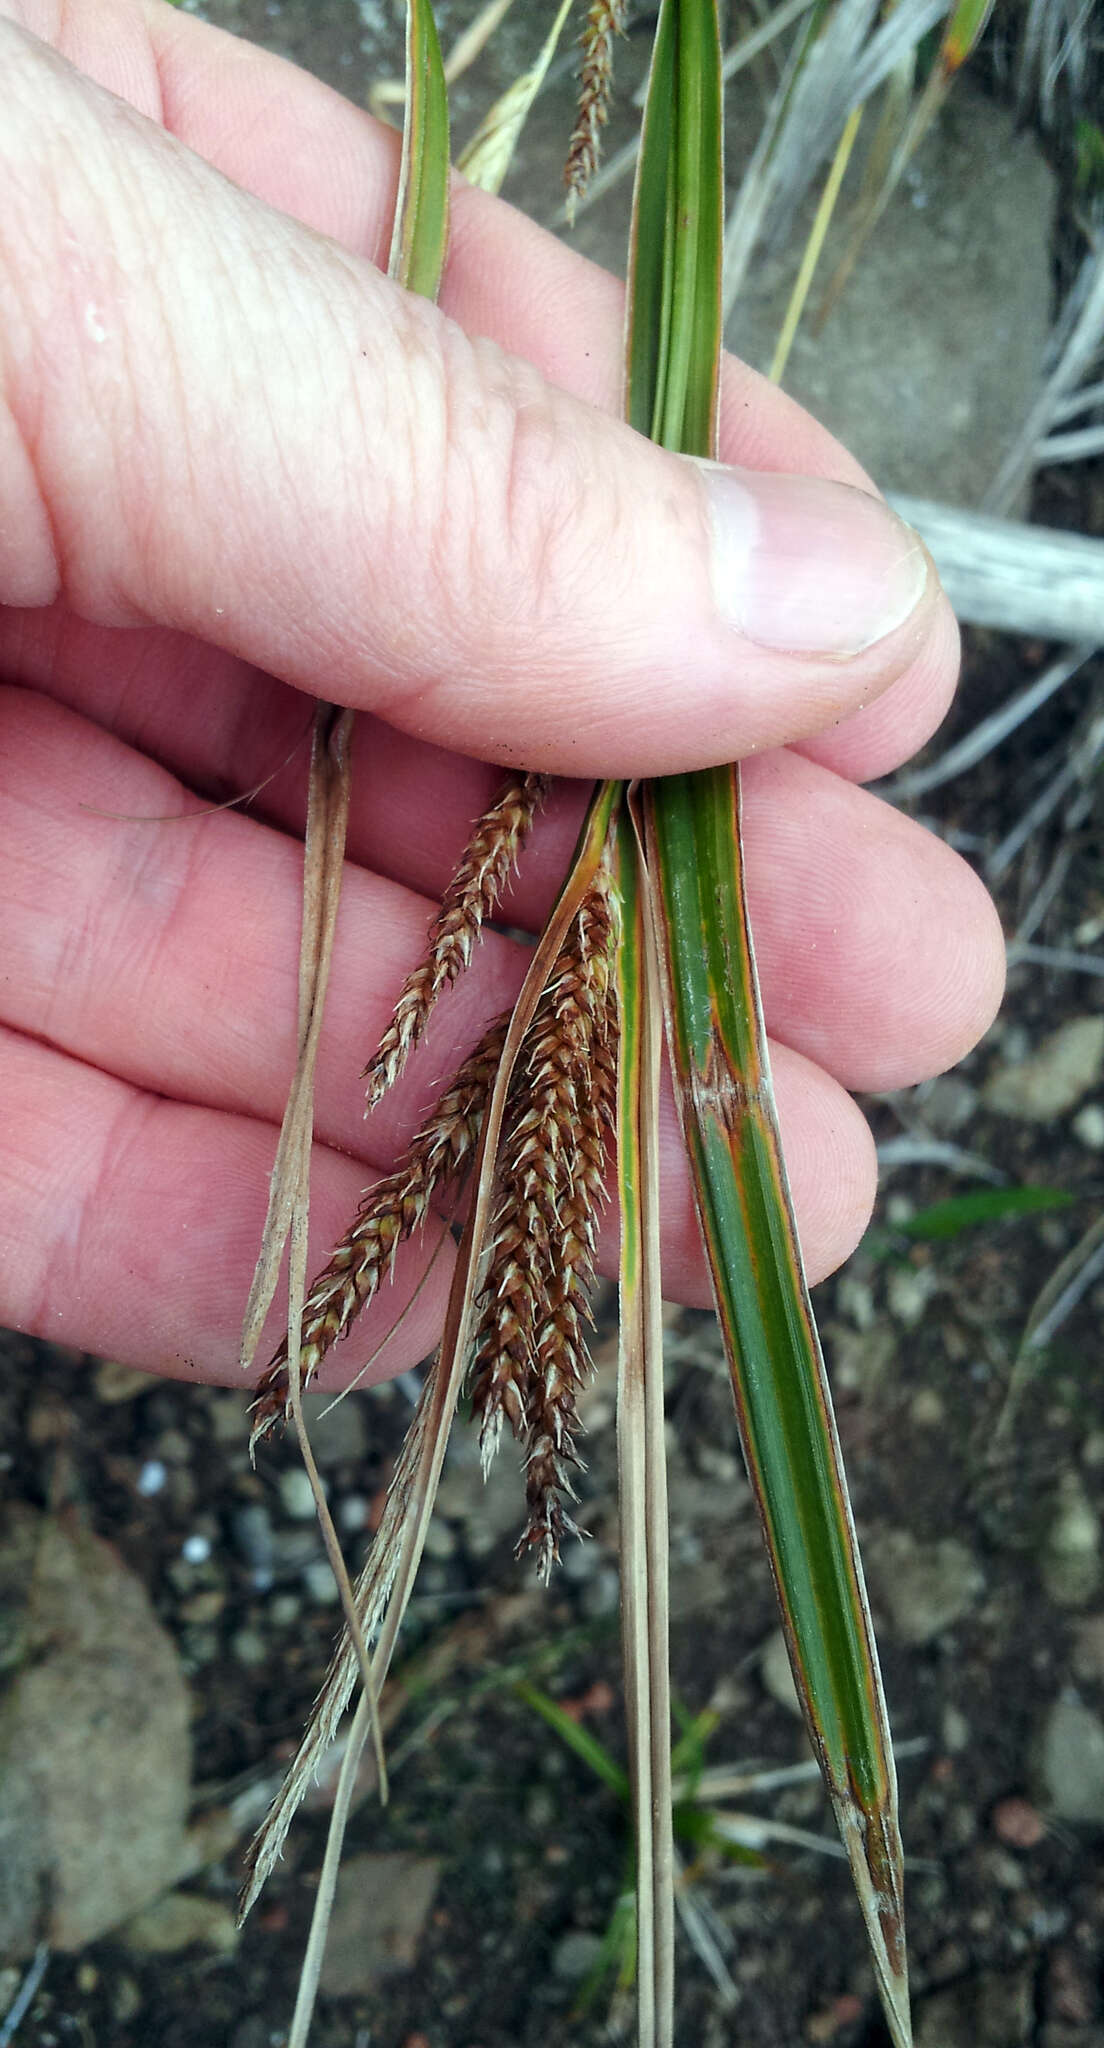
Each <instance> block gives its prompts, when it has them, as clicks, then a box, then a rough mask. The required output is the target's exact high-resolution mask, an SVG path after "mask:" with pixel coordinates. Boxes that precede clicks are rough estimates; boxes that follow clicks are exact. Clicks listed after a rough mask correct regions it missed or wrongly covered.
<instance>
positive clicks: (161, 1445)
mask: <svg viewBox="0 0 1104 2048" xmlns="http://www.w3.org/2000/svg"><path fill="white" fill-rule="evenodd" d="M157 1452H158V1456H159V1457H162V1458H164V1460H165V1463H166V1464H167V1465H187V1464H188V1463H189V1461H190V1459H191V1455H192V1445H191V1441H190V1439H189V1438H188V1437H186V1436H185V1434H184V1431H183V1430H182V1429H163V1430H162V1431H161V1434H160V1436H159V1437H158V1439H157Z"/></svg>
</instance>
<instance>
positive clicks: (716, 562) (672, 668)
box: [0, 24, 938, 775]
mask: <svg viewBox="0 0 1104 2048" xmlns="http://www.w3.org/2000/svg"><path fill="white" fill-rule="evenodd" d="M0 68H2V69H3V75H4V78H5V85H6V97H7V107H6V113H5V121H4V125H3V132H2V133H0V184H2V189H3V193H4V195H5V196H4V201H3V204H2V205H0V394H2V397H0V451H2V453H0V597H2V598H3V599H4V601H6V602H8V603H12V604H18V605H34V604H47V603H51V602H53V601H54V600H56V599H57V598H59V597H60V598H63V599H64V600H65V601H66V602H67V603H68V604H69V605H70V606H71V607H72V608H74V609H75V610H77V611H78V612H80V613H81V614H82V615H83V616H84V617H86V618H89V619H92V620H94V621H96V622H97V623H100V624H106V625H133V624H136V623H149V622H156V623H158V624H162V625H168V626H173V627H177V628H181V629H184V630H186V631H188V632H191V633H195V634H198V635H200V636H202V637H203V638H204V639H206V640H208V641H210V642H212V643H215V644H218V645H220V646H222V647H225V648H227V649H230V650H232V651H233V652H235V653H237V654H240V655H242V656H244V657H246V658H247V659H248V660H250V661H253V662H255V663H257V664H258V665H260V666H262V667H264V668H265V669H268V670H270V671H272V672H273V673H274V674H276V675H279V676H281V677H283V678H285V679H286V680H287V681H289V682H292V683H295V684H298V685H300V686H301V687H302V688H304V689H307V690H312V691H314V692H316V693H317V694H320V695H325V696H327V697H332V698H335V699H337V700H339V701H342V702H345V703H349V704H353V705H356V706H364V707H367V708H371V709H372V710H374V711H377V712H378V713H380V714H381V715H382V716H384V717H386V718H388V719H390V720H391V721H392V722H393V723H394V724H396V725H398V726H401V727H403V728H404V729H405V730H407V731H410V732H415V733H417V734H419V735H422V736H424V737H426V738H428V739H432V740H435V741H437V742H439V743H442V744H446V745H449V746H452V747H456V748H458V749H460V750H461V751H463V752H465V753H470V754H479V755H483V756H486V757H488V758H493V759H497V760H500V761H515V760H518V761H524V762H525V763H526V765H528V766H530V767H534V768H548V769H553V770H557V771H559V772H563V773H568V774H574V775H590V774H599V773H601V774H631V773H640V774H645V773H662V772H668V771H672V770H676V769H683V768H691V767H696V766H700V765H702V764H704V763H706V762H710V761H718V760H722V759H727V758H730V757H735V756H737V755H739V754H742V753H746V752H749V751H751V750H753V749H756V748H761V747H764V746H768V745H772V744H776V743H777V742H779V741H781V740H785V739H793V738H797V737H800V736H804V735H806V734H808V733H811V732H813V731H816V730H817V729H819V728H820V727H822V726H825V725H827V724H829V723H831V722H832V721H834V720H836V719H838V718H840V717H842V716H843V715H844V714H845V713H847V712H848V711H851V710H853V709H855V708H856V707H857V706H859V705H861V704H863V703H865V702H867V701H868V700H869V699H870V698H871V697H872V696H874V695H876V694H877V693H878V692H879V691H880V690H882V689H884V688H885V687H886V686H887V685H888V684H889V683H891V682H892V681H893V680H894V679H895V678H896V677H897V676H898V675H899V674H900V673H901V672H902V670H903V669H904V668H905V667H906V666H907V665H908V663H909V662H910V661H911V660H913V659H914V658H915V656H916V655H917V653H918V652H919V651H920V649H921V647H922V644H923V641H924V639H925V637H926V635H927V633H928V631H929V630H930V627H931V623H932V618H933V615H934V612H935V608H936V605H937V603H938V596H937V587H936V585H935V579H934V575H930V574H929V565H928V562H927V558H926V556H925V555H924V552H923V549H922V547H921V544H920V542H919V541H918V539H917V538H916V536H915V535H914V534H912V533H911V532H910V531H909V530H908V529H907V528H906V527H904V526H903V525H901V523H900V522H899V521H898V520H897V519H896V518H895V517H894V516H893V515H892V514H891V513H890V512H889V511H888V510H887V509H886V508H885V507H884V506H883V505H882V504H881V503H880V502H879V501H878V500H876V499H875V498H873V497H868V496H867V495H865V494H864V493H862V492H859V491H856V490H853V489H850V488H848V487H845V486H842V485H837V484H832V483H828V482H826V481H823V480H816V481H814V480H812V479H806V478H798V477H789V476H786V475H784V474H759V473H755V472H749V471H734V470H723V469H721V468H720V467H719V466H717V465H713V464H700V463H694V462H690V461H687V460H685V459H684V458H682V457H679V456H675V455H671V454H668V453H666V452H664V451H662V450H660V449H657V448H655V447H653V446H652V445H651V444H650V443H649V442H647V441H645V440H643V439H642V438H641V437H640V436H638V435H636V434H634V433H632V432H631V431H630V430H629V429H628V428H627V427H625V426H624V425H622V424H620V423H619V422H617V421H615V420H612V419H609V418H607V417H606V416H604V415H603V414H601V413H598V412H596V411H594V410H593V409H591V408H589V407H587V406H586V405H584V404H582V403H581V402H580V401H578V400H576V399H574V398H572V397H570V396H568V395H567V394H566V393H564V392H562V391H560V390H557V389H556V388H555V387H553V386H551V385H549V384H547V383H546V382H544V381H543V380H542V379H541V378H540V377H539V375H538V374H537V372H536V371H535V370H533V369H532V368H531V367H530V366H529V365H527V364H525V363H523V362H520V361H517V360H515V359H513V358H511V357H509V356H506V355H505V354H503V353H502V351H501V350H499V349H498V348H497V347H496V346H495V345H494V344H493V343H492V342H490V341H486V340H481V339H474V340H473V339H470V338H469V337H467V336H466V335H465V334H464V333H463V332H462V331H461V330H460V329H459V328H458V327H457V326H455V325H454V324H453V323H451V322H450V321H448V320H447V319H446V318H445V317H444V316H443V315H442V314H440V313H439V312H438V311H437V310H436V309H435V308H434V307H432V306H430V305H428V304H427V303H426V302H424V301H422V300H418V299H414V298H412V297H410V296H409V295H407V294H406V293H404V292H402V291H400V290H399V289H398V287H396V286H395V285H393V284H392V283H391V282H390V281H389V280H388V279H386V278H384V277H382V276H381V275H380V274H379V273H378V272H377V271H376V270H374V269H373V268H372V267H371V266H370V265H369V264H367V263H365V262H362V261H360V260H358V259H356V258H354V257H353V256H351V255H349V254H348V253H347V252H346V251H344V250H342V249H341V248H340V247H338V246H337V245H336V244H334V243H331V242H329V241H327V240H325V239H324V238H322V237H320V236H318V235H315V234H313V233H312V232H310V231H309V230H308V229H306V228H304V227H302V226H300V225H298V224H297V223H294V222H292V221H290V220H288V219H286V218H285V217H284V216H282V215H279V214H277V213H274V212H272V211H271V210H270V209H269V208H267V207H265V206H264V205H263V204H262V203H261V202H260V201H258V200H256V199H254V198H251V197H250V196H249V195H247V194H245V193H243V192H241V191H239V190H238V189H237V188H235V187H234V186H232V185H230V184H228V183H227V182H226V181H225V180H224V179H222V178H221V177H220V176H219V175H218V174H217V173H216V172H214V171H213V170H211V169H210V168H209V167H208V166H206V165H205V164H203V163H202V162H201V161H200V160H199V159H198V158H196V157H194V156H192V155H191V154H190V153H189V152H188V151H186V150H185V149H184V148H183V147H182V146H180V145H179V144H178V143H176V142H175V141H173V140H172V139H171V138H170V137H168V136H167V135H165V134H164V133H163V132H162V131H161V130H160V129H158V128H157V127H155V126H154V125H152V124H151V123H149V122H147V121H145V120H143V119H142V118H141V117H140V116H138V115H137V114H135V113H134V112H133V111H132V110H131V109H130V108H128V107H126V106H125V105H123V104H122V103H121V102H119V101H117V100H115V99H113V98H112V97H111V96H110V95H108V94H106V93H104V92H102V91H101V90H99V89H98V88H97V87H94V86H92V85H91V84H90V83H89V82H88V81H87V80H85V79H82V78H81V77H80V76H79V74H77V73H76V72H74V71H73V70H71V69H70V68H69V67H68V66H67V65H65V64H64V63H63V62H62V61H61V60H60V59H59V58H57V57H56V56H54V55H53V53H52V52H50V51H48V50H46V49H45V48H44V47H43V46H42V45H41V44H38V43H36V42H35V41H34V40H33V39H32V38H30V37H28V36H26V35H25V34H24V33H23V32H22V31H20V30H18V29H16V28H14V27H12V26H11V25H10V24H0ZM529 277H530V284H532V280H533V271H532V268H530V272H529ZM548 311H549V317H550V318H552V319H554V318H555V307H554V306H550V307H549V309H548ZM778 455H779V468H780V469H783V468H784V465H785V450H784V448H782V449H779V451H778Z"/></svg>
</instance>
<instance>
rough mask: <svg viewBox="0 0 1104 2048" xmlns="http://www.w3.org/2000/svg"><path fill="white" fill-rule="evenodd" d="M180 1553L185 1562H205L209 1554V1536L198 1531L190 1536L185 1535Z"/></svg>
mask: <svg viewBox="0 0 1104 2048" xmlns="http://www.w3.org/2000/svg"><path fill="white" fill-rule="evenodd" d="M180 1555H181V1557H182V1558H183V1560H184V1562H185V1564H206V1562H207V1559H208V1558H209V1557H210V1555H211V1539H210V1537H209V1536H201V1535H200V1534H199V1532H198V1531H197V1532H196V1533H195V1534H194V1535H192V1536H185V1538H184V1541H183V1543H182V1544H181V1546H180Z"/></svg>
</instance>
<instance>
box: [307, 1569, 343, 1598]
mask: <svg viewBox="0 0 1104 2048" xmlns="http://www.w3.org/2000/svg"><path fill="white" fill-rule="evenodd" d="M303 1584H304V1586H305V1588H306V1591H307V1595H308V1598H309V1599H311V1600H313V1601H314V1603H315V1606H316V1607H332V1606H333V1604H334V1601H335V1600H338V1599H340V1597H341V1596H340V1594H339V1593H338V1590H337V1580H336V1579H335V1578H334V1575H333V1573H332V1571H331V1570H330V1567H329V1565H328V1564H327V1562H326V1560H325V1558H321V1557H320V1558H318V1559H317V1560H316V1562H315V1563H314V1564H308V1565H307V1566H306V1568H305V1570H304V1572H303Z"/></svg>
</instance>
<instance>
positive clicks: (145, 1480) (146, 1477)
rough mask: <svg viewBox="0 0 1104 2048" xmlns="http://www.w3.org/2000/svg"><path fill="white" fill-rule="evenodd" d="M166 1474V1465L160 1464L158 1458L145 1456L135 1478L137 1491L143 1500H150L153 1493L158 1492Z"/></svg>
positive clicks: (166, 1476)
mask: <svg viewBox="0 0 1104 2048" xmlns="http://www.w3.org/2000/svg"><path fill="white" fill-rule="evenodd" d="M168 1476H169V1474H168V1467H167V1466H166V1465H164V1464H162V1462H161V1459H160V1458H147V1459H146V1462H145V1464H144V1465H143V1466H142V1469H141V1471H140V1472H139V1474H138V1480H137V1488H138V1492H139V1493H140V1494H141V1495H142V1498H143V1500H152V1499H153V1496H154V1494H155V1493H160V1492H161V1489H162V1487H163V1486H164V1484H165V1481H166V1479H167V1478H168Z"/></svg>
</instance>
